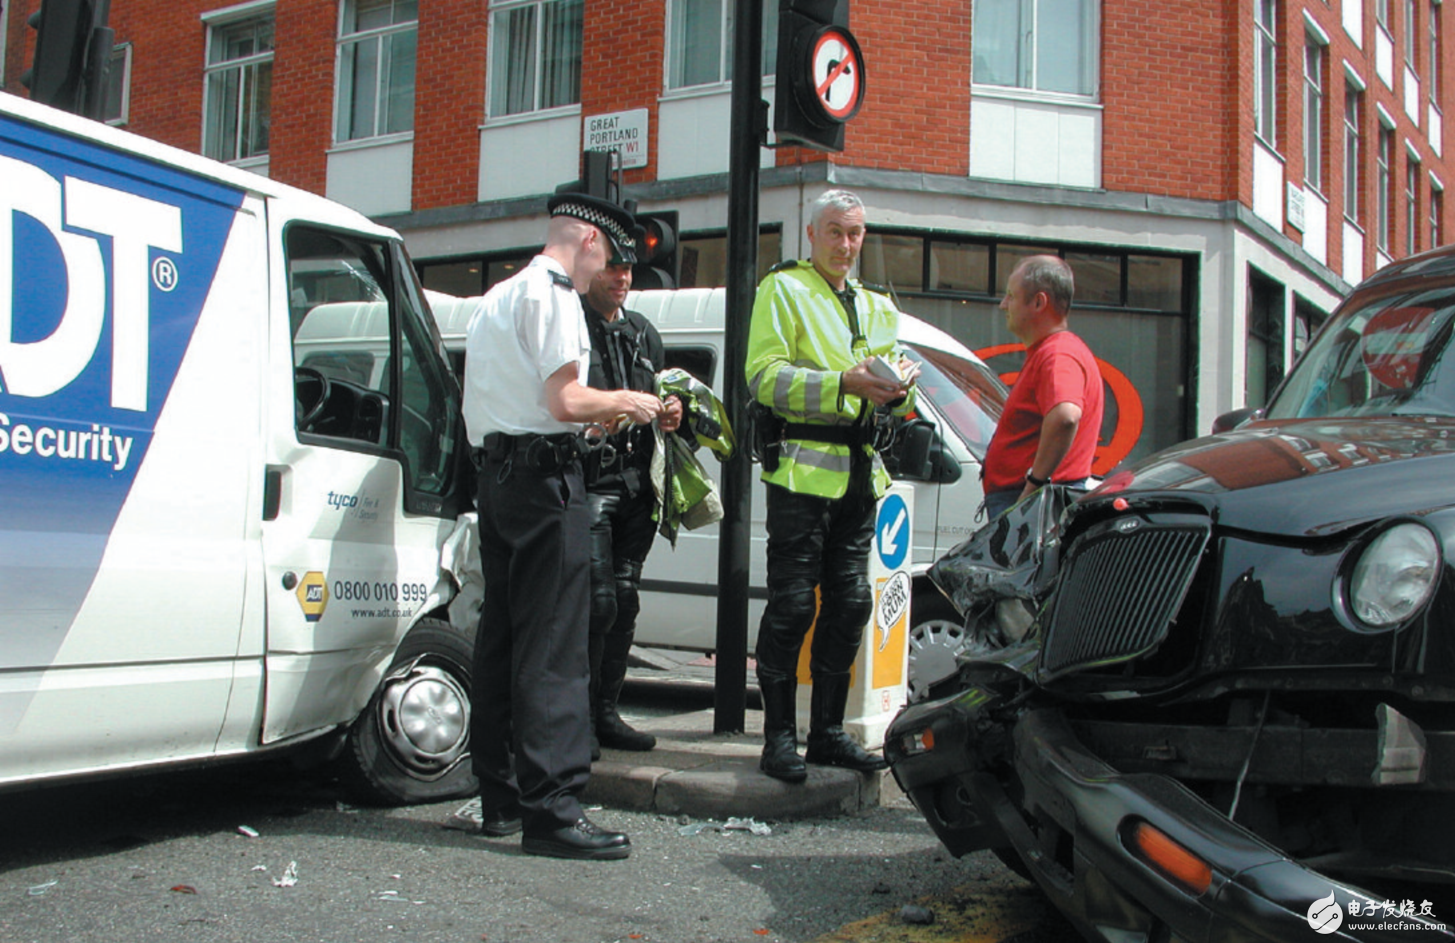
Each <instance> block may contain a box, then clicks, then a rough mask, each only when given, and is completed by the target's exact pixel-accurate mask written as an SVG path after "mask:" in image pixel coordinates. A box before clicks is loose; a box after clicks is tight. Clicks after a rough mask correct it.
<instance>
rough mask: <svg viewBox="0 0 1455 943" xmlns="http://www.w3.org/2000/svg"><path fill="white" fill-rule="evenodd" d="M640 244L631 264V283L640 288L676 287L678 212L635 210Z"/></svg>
mask: <svg viewBox="0 0 1455 943" xmlns="http://www.w3.org/2000/svg"><path fill="white" fill-rule="evenodd" d="M636 215H637V225H638V226H639V227H640V230H639V232H640V238H639V239H638V242H639V243H640V245H639V247H638V251H637V264H636V265H634V266H632V285H633V286H634V287H636V288H639V289H643V290H652V289H659V288H676V287H677V282H678V279H679V278H680V277H681V268H682V259H681V253H680V252H679V251H678V249H679V248H680V247H679V246H678V243H677V211H676V210H659V211H657V212H654V213H638V214H636Z"/></svg>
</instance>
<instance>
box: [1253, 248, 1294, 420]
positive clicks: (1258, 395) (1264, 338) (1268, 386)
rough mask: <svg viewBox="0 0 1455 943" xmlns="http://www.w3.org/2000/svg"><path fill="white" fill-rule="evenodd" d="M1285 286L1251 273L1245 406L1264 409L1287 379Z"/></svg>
mask: <svg viewBox="0 0 1455 943" xmlns="http://www.w3.org/2000/svg"><path fill="white" fill-rule="evenodd" d="M1283 294H1284V292H1283V286H1282V285H1280V284H1279V283H1278V282H1276V281H1274V280H1273V279H1271V278H1269V277H1268V276H1266V275H1264V274H1263V273H1262V272H1259V271H1257V270H1256V269H1249V270H1248V346H1247V361H1246V363H1247V370H1246V374H1245V377H1244V393H1245V399H1244V404H1245V405H1247V406H1262V405H1264V404H1266V403H1267V402H1268V395H1269V394H1270V393H1272V392H1273V391H1274V390H1275V389H1277V387H1278V384H1279V382H1280V381H1282V380H1283V313H1284V307H1283V306H1284V300H1283Z"/></svg>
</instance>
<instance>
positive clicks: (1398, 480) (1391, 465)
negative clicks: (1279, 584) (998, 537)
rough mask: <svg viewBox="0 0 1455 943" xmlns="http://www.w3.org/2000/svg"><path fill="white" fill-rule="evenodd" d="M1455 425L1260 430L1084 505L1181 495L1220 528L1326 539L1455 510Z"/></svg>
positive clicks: (1201, 442) (1338, 421)
mask: <svg viewBox="0 0 1455 943" xmlns="http://www.w3.org/2000/svg"><path fill="white" fill-rule="evenodd" d="M1452 476H1455V419H1451V418H1446V417H1437V416H1411V417H1403V416H1380V417H1377V418H1345V417H1325V418H1319V419H1300V420H1283V421H1265V422H1257V423H1252V424H1250V425H1247V426H1244V427H1242V428H1239V429H1237V430H1234V431H1232V432H1225V433H1221V434H1218V435H1212V436H1206V437H1204V438H1201V439H1193V440H1191V441H1188V442H1184V443H1182V444H1180V445H1176V446H1173V447H1172V448H1169V449H1164V450H1163V451H1161V452H1158V453H1157V454H1156V455H1153V456H1150V457H1149V458H1146V459H1144V460H1142V461H1140V462H1138V463H1135V464H1133V465H1129V466H1126V467H1124V468H1120V469H1117V470H1115V471H1113V472H1112V473H1111V474H1110V475H1108V476H1107V479H1106V481H1105V483H1104V484H1103V485H1102V486H1101V487H1100V488H1098V489H1096V490H1095V491H1093V492H1091V493H1090V494H1089V495H1087V497H1086V498H1085V499H1084V500H1085V501H1086V502H1087V503H1088V504H1090V503H1094V502H1098V501H1099V500H1101V499H1108V500H1114V499H1115V498H1117V497H1124V498H1127V499H1128V500H1132V501H1134V502H1135V498H1136V497H1137V496H1138V495H1146V496H1150V495H1152V494H1161V495H1168V494H1173V495H1177V496H1179V497H1184V498H1187V499H1190V500H1192V501H1194V502H1195V503H1197V504H1201V505H1203V506H1205V507H1207V508H1208V509H1209V511H1210V512H1211V513H1213V514H1214V515H1215V519H1216V520H1217V522H1218V523H1219V525H1220V526H1223V527H1228V528H1234V529H1238V530H1244V531H1249V532H1256V533H1269V534H1280V535H1286V536H1290V537H1292V536H1307V537H1316V536H1321V535H1325V534H1330V533H1335V532H1337V531H1340V530H1343V529H1345V528H1348V527H1352V526H1357V525H1359V524H1362V523H1365V522H1367V521H1371V520H1378V519H1380V518H1384V517H1388V516H1390V515H1392V514H1400V513H1412V512H1418V511H1423V510H1427V509H1430V508H1437V507H1445V506H1447V505H1450V504H1452V503H1455V495H1452V492H1451V489H1450V481H1451V479H1452Z"/></svg>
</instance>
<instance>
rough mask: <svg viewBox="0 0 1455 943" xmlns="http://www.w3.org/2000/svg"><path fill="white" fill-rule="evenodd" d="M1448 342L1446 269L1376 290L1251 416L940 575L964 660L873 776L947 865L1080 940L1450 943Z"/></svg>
mask: <svg viewBox="0 0 1455 943" xmlns="http://www.w3.org/2000/svg"><path fill="white" fill-rule="evenodd" d="M1452 333H1455V248H1449V249H1442V250H1438V251H1435V252H1431V253H1427V254H1424V255H1421V256H1417V257H1414V258H1411V259H1408V260H1405V261H1402V262H1399V263H1396V264H1393V265H1390V266H1388V267H1387V268H1385V269H1384V270H1382V271H1380V272H1379V273H1377V274H1376V275H1374V276H1372V277H1371V278H1369V279H1368V280H1367V281H1365V282H1364V283H1363V284H1362V285H1360V286H1359V287H1358V288H1357V289H1356V290H1355V291H1354V292H1353V293H1352V294H1351V295H1350V296H1349V298H1348V299H1347V300H1346V301H1345V302H1344V303H1343V304H1342V305H1340V307H1339V308H1338V310H1336V311H1335V312H1334V314H1333V315H1332V316H1331V318H1330V319H1329V321H1328V323H1327V324H1326V325H1325V326H1324V328H1323V329H1322V331H1321V332H1320V333H1319V334H1318V336H1317V338H1316V339H1315V340H1314V342H1313V343H1312V345H1311V346H1310V348H1309V350H1308V351H1307V352H1306V353H1305V354H1304V356H1303V357H1302V358H1301V359H1300V361H1299V362H1298V364H1297V365H1296V366H1295V368H1294V369H1293V371H1292V372H1291V373H1290V375H1289V376H1288V378H1287V379H1286V380H1285V381H1284V382H1283V383H1282V385H1281V386H1280V387H1279V389H1278V390H1277V391H1276V393H1275V394H1274V396H1273V398H1272V400H1271V401H1270V403H1269V404H1268V407H1267V408H1266V409H1265V410H1262V411H1259V412H1257V413H1254V414H1252V415H1246V416H1240V417H1232V418H1230V419H1229V420H1227V421H1224V422H1223V423H1222V425H1223V427H1225V428H1228V431H1223V432H1220V433H1217V434H1214V435H1211V436H1208V437H1205V438H1200V439H1196V440H1194V441H1190V442H1187V443H1184V444H1182V445H1179V446H1176V447H1173V448H1171V449H1168V450H1165V451H1163V452H1161V453H1159V454H1156V455H1154V456H1151V457H1150V458H1147V459H1145V460H1143V461H1140V462H1138V463H1136V464H1133V465H1131V466H1129V467H1126V468H1122V469H1119V470H1116V471H1114V472H1113V473H1112V474H1111V475H1109V476H1108V478H1107V480H1106V481H1105V483H1104V484H1103V485H1102V486H1101V487H1100V488H1098V489H1097V490H1095V491H1093V492H1092V493H1090V494H1089V495H1087V496H1086V497H1085V498H1083V499H1082V500H1080V501H1079V502H1076V503H1075V504H1072V505H1070V506H1069V507H1068V508H1067V510H1066V511H1065V513H1064V514H1061V515H1060V516H1058V517H1056V518H1054V519H1053V520H1051V521H1046V522H1043V521H1040V520H1038V518H1037V517H1036V515H1035V512H1036V510H1037V507H1036V506H1035V505H1034V504H1032V503H1031V502H1027V503H1026V504H1025V505H1023V506H1020V507H1018V509H1017V511H1016V512H1015V514H1014V515H1012V516H1011V517H1009V518H1007V519H1003V520H1001V521H999V522H997V524H996V525H995V526H993V527H992V528H989V529H987V531H985V532H984V533H982V534H980V535H977V537H976V538H972V540H971V541H967V544H966V545H965V546H964V547H962V548H959V551H958V552H957V553H953V554H951V555H950V558H948V559H947V561H946V563H945V569H946V570H947V571H956V570H957V567H958V573H959V575H960V576H961V577H964V581H963V585H961V586H960V587H959V588H960V589H962V590H964V593H965V596H966V598H962V599H961V600H960V601H961V603H962V605H964V607H965V609H966V610H967V611H968V613H969V615H970V616H971V617H972V619H971V625H970V626H969V627H968V629H967V634H968V635H970V636H971V637H973V638H974V639H976V640H978V641H979V645H978V647H976V646H972V647H971V648H970V654H969V655H968V656H967V657H966V658H964V659H963V663H962V666H961V671H960V674H959V678H958V681H957V683H956V684H955V685H953V687H955V688H957V690H954V691H953V692H952V693H948V695H947V696H943V697H937V698H935V699H933V700H929V701H927V702H924V703H920V704H915V705H911V706H910V707H908V708H907V709H906V710H904V711H903V712H902V713H901V714H900V716H899V717H898V718H897V719H896V720H895V722H894V723H893V725H892V726H891V728H890V730H889V733H888V735H887V737H886V754H887V756H888V758H889V759H890V761H891V763H892V764H893V770H894V775H895V777H896V779H897V780H898V781H899V783H900V785H901V786H902V787H903V788H904V790H905V791H906V792H907V793H908V794H909V795H910V797H911V798H912V799H913V800H914V802H915V804H916V806H917V807H918V808H919V810H920V811H921V812H922V813H923V814H924V816H925V818H926V820H927V821H928V822H929V824H930V825H931V827H932V828H933V829H934V830H935V832H936V833H937V834H938V835H939V837H940V839H941V841H943V843H944V844H945V846H946V847H947V848H948V849H949V850H950V851H951V852H953V853H954V854H957V855H963V854H965V853H966V852H969V851H971V850H973V849H978V848H991V849H994V850H995V851H996V853H997V854H999V855H1000V856H1001V857H1002V858H1003V859H1004V860H1006V861H1007V862H1008V863H1009V864H1010V865H1011V867H1013V868H1015V869H1016V870H1018V871H1020V872H1021V873H1022V874H1024V875H1027V876H1028V877H1031V878H1033V879H1034V880H1035V881H1036V883H1037V884H1039V885H1040V887H1041V888H1042V889H1043V890H1044V891H1045V893H1046V894H1047V896H1049V897H1050V899H1051V900H1052V902H1053V903H1054V904H1055V905H1056V906H1057V907H1058V908H1059V909H1060V910H1061V911H1063V912H1064V913H1065V914H1066V915H1067V916H1068V917H1069V918H1070V919H1071V920H1072V922H1073V923H1075V924H1076V925H1077V926H1078V927H1079V928H1080V930H1081V931H1082V933H1083V934H1084V935H1085V936H1086V937H1087V938H1088V939H1092V940H1106V941H1128V940H1189V941H1191V940H1286V941H1291V940H1310V939H1313V938H1315V936H1316V933H1315V931H1317V934H1328V935H1330V936H1332V937H1333V938H1336V939H1355V940H1392V939H1421V940H1433V939H1447V940H1448V939H1455V934H1452V933H1451V932H1450V929H1449V928H1450V925H1451V924H1455V841H1452V839H1455V573H1452V572H1451V571H1450V558H1451V556H1452V551H1455V356H1451V353H1452V340H1451V338H1452ZM1238 419H1242V420H1245V421H1243V422H1242V424H1240V425H1236V428H1231V427H1232V426H1233V425H1235V424H1236V420H1238ZM936 572H937V573H938V572H940V571H938V570H937V571H936ZM1048 577H1049V578H1048ZM987 592H989V593H991V594H992V595H995V594H998V595H999V597H1000V599H1001V600H1002V601H1010V602H1012V603H1014V602H1015V601H1017V600H1019V601H1020V602H1022V603H1025V604H1026V607H1017V606H1015V605H1011V606H1001V605H987V604H986V602H987V600H986V599H985V598H984V597H985V594H986V593H987ZM977 595H978V596H979V597H981V598H979V599H978V601H977V600H974V599H971V598H969V597H971V596H977ZM989 601H990V602H995V600H993V599H992V600H989ZM1026 608H1028V610H1029V612H1030V615H1031V616H1032V619H1030V620H1027V622H1029V623H1030V624H1029V629H1028V631H1027V630H1026V626H1024V625H1020V626H1018V625H1016V624H1013V620H1012V623H1011V624H1002V618H1003V617H1004V614H1005V612H1006V611H1009V612H1010V613H1011V614H1012V615H1013V614H1014V613H1015V612H1017V611H1025V609H1026ZM939 693H941V692H936V694H939Z"/></svg>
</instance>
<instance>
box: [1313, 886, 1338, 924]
mask: <svg viewBox="0 0 1455 943" xmlns="http://www.w3.org/2000/svg"><path fill="white" fill-rule="evenodd" d="M1343 922H1344V911H1343V910H1341V909H1340V908H1339V902H1338V901H1337V900H1335V899H1334V892H1333V891H1332V890H1330V891H1329V896H1328V897H1320V898H1319V899H1318V900H1316V901H1314V902H1313V903H1312V904H1309V905H1308V925H1309V926H1310V927H1312V928H1313V931H1314V932H1315V933H1337V932H1338V931H1339V927H1340V925H1342V924H1343Z"/></svg>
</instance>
